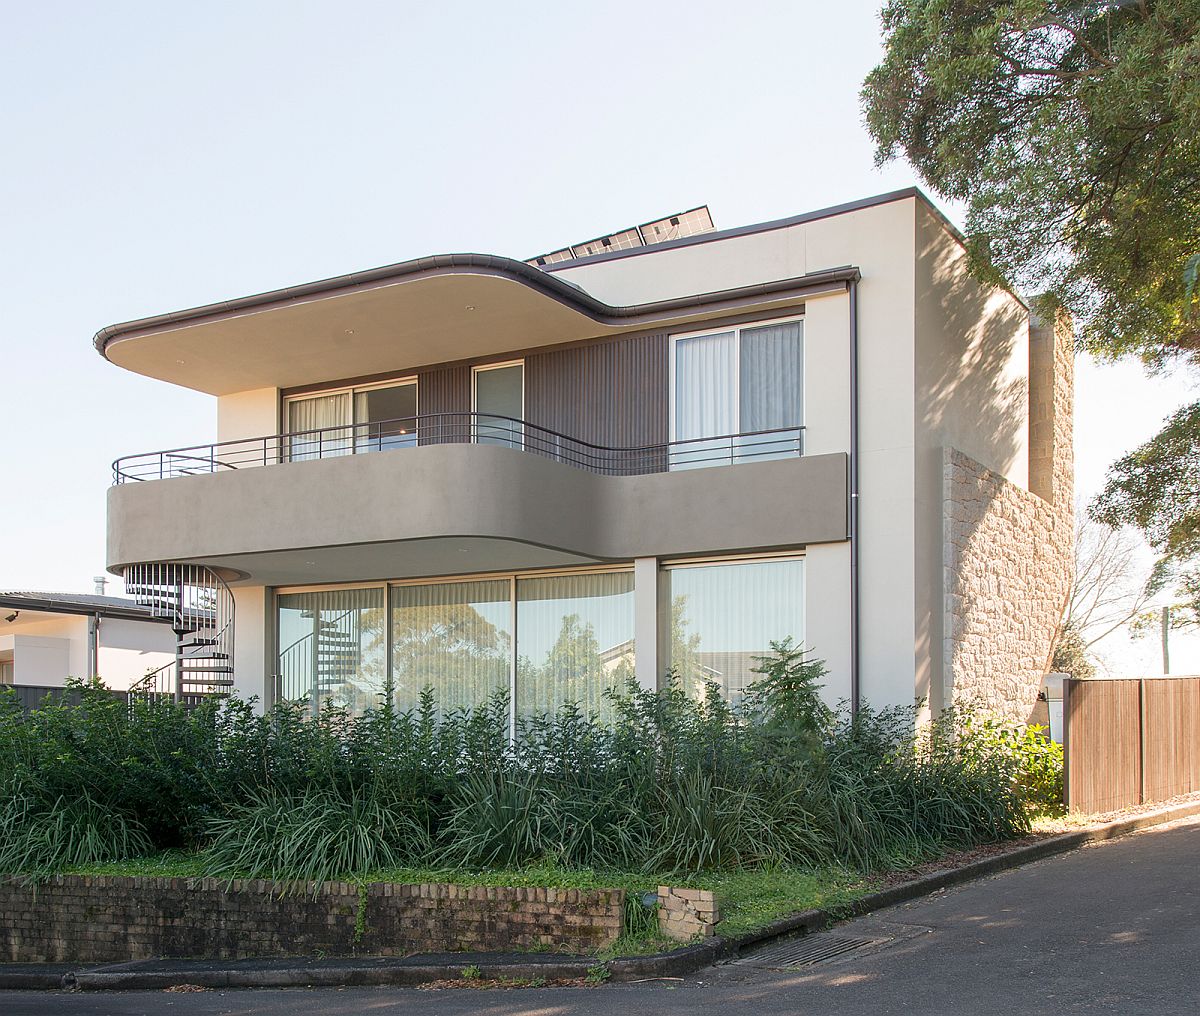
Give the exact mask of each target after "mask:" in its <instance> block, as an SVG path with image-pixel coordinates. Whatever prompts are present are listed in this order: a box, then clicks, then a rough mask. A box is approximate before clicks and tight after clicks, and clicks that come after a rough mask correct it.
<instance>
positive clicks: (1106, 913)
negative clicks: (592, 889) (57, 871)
mask: <svg viewBox="0 0 1200 1016" xmlns="http://www.w3.org/2000/svg"><path fill="white" fill-rule="evenodd" d="M828 935H832V936H835V938H832V939H831V938H828V937H826V938H824V939H820V940H818V939H817V938H816V937H814V938H812V939H809V940H807V941H805V942H803V943H793V945H802V946H804V947H805V948H809V947H812V946H814V945H821V944H825V945H826V946H829V947H830V948H831V951H832V948H833V947H839V946H843V945H845V944H846V941H845V940H848V939H853V940H858V941H865V942H870V943H871V944H869V945H866V946H863V947H861V948H859V949H858V950H856V951H852V952H849V953H846V954H845V955H843V956H841V957H839V958H837V959H835V960H833V961H829V962H825V963H821V964H818V965H816V966H812V967H808V968H807V969H800V970H795V969H794V970H787V969H771V966H779V965H781V964H782V962H783V960H782V959H778V958H776V959H774V960H773V959H771V958H770V956H769V955H764V954H760V955H759V956H750V957H747V958H746V959H744V960H742V961H740V962H737V963H731V964H726V965H723V966H719V967H714V968H711V969H710V970H707V971H704V972H702V973H701V974H698V975H696V976H694V977H691V978H687V979H685V980H680V981H657V980H656V981H648V982H644V983H635V984H614V985H604V986H602V987H596V988H542V989H515V990H507V991H498V990H471V989H451V990H441V991H430V990H418V989H413V988H345V989H318V990H309V991H305V990H297V989H290V990H281V991H238V992H233V991H231V992H217V991H206V992H197V993H194V994H178V993H165V992H130V993H114V994H102V993H97V994H66V993H62V992H48V993H33V992H27V993H26V992H4V993H0V1014H3V1016H46V1014H55V1016H58V1014H62V1013H70V1014H72V1016H76V1014H77V1016H99V1014H104V1016H109V1014H113V1016H142V1014H147V1016H164V1014H165V1016H201V1014H203V1016H210V1014H212V1016H215V1014H236V1016H249V1014H263V1016H318V1014H320V1016H342V1014H371V1016H375V1014H405V1016H407V1014H413V1016H433V1014H437V1016H454V1014H459V1013H482V1014H488V1016H516V1014H530V1016H614V1014H617V1013H619V1014H620V1016H626V1014H639V1013H645V1014H648V1016H649V1014H653V1016H676V1014H679V1016H684V1014H687V1016H693V1014H696V1013H703V1012H713V1013H720V1014H721V1016H737V1014H747V1016H799V1014H805V1013H820V1014H823V1016H824V1014H830V1016H832V1014H837V1016H857V1014H866V1013H870V1014H890V1013H921V1014H931V1016H942V1014H945V1016H975V1014H987V1016H1010V1014H1013V1016H1016V1014H1026V1013H1031V1014H1039V1013H1045V1014H1054V1016H1063V1014H1074V1013H1121V1014H1132V1016H1142V1014H1152V1016H1159V1014H1163V1016H1170V1014H1175V1013H1179V1014H1184V1013H1186V1014H1188V1016H1195V1014H1197V1013H1200V819H1191V820H1186V821H1184V822H1181V823H1177V824H1175V825H1173V826H1166V827H1161V828H1159V829H1153V830H1148V831H1146V832H1144V833H1139V834H1137V835H1135V836H1129V837H1126V838H1124V839H1120V840H1116V841H1114V842H1111V843H1106V844H1100V845H1096V846H1091V847H1086V848H1084V849H1082V850H1078V851H1075V852H1074V853H1071V854H1067V855H1063V856H1060V857H1056V858H1050V859H1048V860H1045V861H1040V862H1037V863H1035V864H1032V865H1029V866H1027V867H1025V868H1022V869H1019V870H1016V871H1012V872H1007V873H1005V874H1002V875H997V876H995V877H993V878H990V879H986V880H984V881H982V882H977V883H974V884H972V885H968V886H962V887H959V888H957V889H953V890H948V891H944V892H941V893H937V894H935V895H933V896H931V897H927V898H926V899H923V900H920V901H917V902H914V903H908V904H904V905H902V906H898V907H894V908H892V909H890V910H887V911H883V912H880V913H879V914H876V915H872V916H870V917H867V918H863V919H861V920H859V921H852V922H849V923H847V924H844V925H841V926H839V927H838V928H835V929H833V930H832V931H831V932H830V933H828Z"/></svg>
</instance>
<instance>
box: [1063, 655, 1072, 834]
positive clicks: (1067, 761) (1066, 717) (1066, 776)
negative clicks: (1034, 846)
mask: <svg viewBox="0 0 1200 1016" xmlns="http://www.w3.org/2000/svg"><path fill="white" fill-rule="evenodd" d="M1074 683H1075V679H1074V678H1072V677H1068V678H1064V679H1063V704H1062V711H1063V715H1062V740H1063V807H1064V808H1065V809H1066V810H1067V812H1068V813H1069V812H1070V811H1071V685H1072V684H1074Z"/></svg>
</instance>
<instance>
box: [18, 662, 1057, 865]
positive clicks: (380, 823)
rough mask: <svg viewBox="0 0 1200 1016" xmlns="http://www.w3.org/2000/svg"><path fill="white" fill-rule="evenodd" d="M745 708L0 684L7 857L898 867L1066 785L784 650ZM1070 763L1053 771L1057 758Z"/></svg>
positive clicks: (1014, 734) (999, 747)
mask: <svg viewBox="0 0 1200 1016" xmlns="http://www.w3.org/2000/svg"><path fill="white" fill-rule="evenodd" d="M772 649H773V653H772V655H771V656H770V657H767V658H765V659H763V660H761V661H760V664H761V666H760V673H761V675H762V679H761V680H760V681H758V682H757V683H756V684H754V685H752V686H751V687H750V688H749V689H748V690H747V692H746V694H745V697H744V700H743V702H742V703H741V704H740V705H739V706H737V707H734V706H731V705H730V704H729V703H727V702H725V701H724V700H723V699H722V698H721V697H720V695H719V694H718V693H717V691H716V689H715V688H711V687H710V688H709V689H708V692H707V694H705V695H704V696H703V697H702V698H700V699H699V700H697V699H693V698H691V697H689V696H688V695H686V694H685V693H684V692H683V691H682V690H681V688H680V686H679V685H678V683H676V682H672V683H671V684H670V686H669V687H668V688H666V689H664V690H662V691H658V692H652V691H646V690H643V689H641V688H639V687H637V686H636V685H634V684H632V683H631V684H630V685H629V686H628V687H627V688H625V689H624V691H623V692H622V693H621V694H619V695H616V696H614V698H613V701H612V714H613V717H614V718H613V719H612V721H611V722H609V723H607V724H601V723H600V722H598V721H597V720H596V719H595V718H594V717H590V716H586V715H583V714H582V713H581V712H580V711H579V709H578V708H577V707H574V706H567V707H564V708H563V709H561V710H560V711H559V712H558V713H557V714H555V715H552V716H533V717H525V718H522V719H521V720H520V721H519V722H518V724H517V730H516V736H515V737H510V729H509V718H508V703H507V701H506V699H505V698H504V697H503V696H500V697H497V698H495V699H494V700H492V701H491V702H489V703H487V704H485V705H484V706H483V707H481V708H479V709H475V710H458V711H449V712H446V713H444V714H442V713H440V712H439V709H438V706H437V703H436V702H435V701H434V698H433V693H432V692H431V691H427V692H426V693H425V695H424V696H423V697H422V699H421V702H420V705H419V706H418V708H416V709H415V710H412V711H409V712H401V711H398V710H396V709H395V708H393V707H392V706H390V705H383V706H381V707H380V708H379V709H377V710H375V711H372V712H369V713H367V714H366V715H365V716H362V717H360V718H352V717H350V716H348V715H347V714H346V713H345V712H342V711H339V710H337V709H334V708H327V709H325V710H323V711H322V712H321V713H320V714H319V715H318V716H316V717H312V716H309V715H308V714H307V713H306V712H305V711H304V710H302V709H301V708H299V707H297V706H294V705H281V706H278V707H276V708H275V709H273V710H270V711H269V712H268V713H267V714H266V715H256V714H255V713H254V710H253V708H252V706H251V705H250V704H248V703H244V702H239V701H229V702H226V703H224V704H217V703H206V704H205V705H203V706H201V707H200V708H198V709H193V710H187V709H184V708H182V707H178V706H175V705H174V704H173V703H165V704H153V705H148V704H136V705H134V706H133V707H132V709H130V708H127V707H126V706H125V705H124V703H122V702H120V701H119V700H117V699H116V698H115V697H113V696H111V695H108V694H107V693H106V692H104V691H103V690H102V689H100V688H98V687H93V686H83V687H82V688H81V695H82V702H81V704H80V705H79V706H76V707H70V706H62V705H57V704H47V705H44V706H43V707H41V708H40V709H37V710H33V711H31V712H30V713H28V714H22V713H21V711H20V709H19V707H18V706H17V705H16V703H15V700H14V699H12V697H11V696H10V697H8V698H4V697H0V834H2V835H3V843H4V844H5V845H4V846H3V848H0V867H4V868H8V869H9V870H22V871H33V870H39V871H40V870H51V869H53V868H55V867H61V866H64V865H72V864H87V863H98V862H103V861H106V860H113V859H118V858H120V857H123V856H133V855H139V854H146V853H149V852H151V851H159V850H166V849H172V848H184V849H203V850H204V851H205V853H204V854H203V855H202V856H203V857H204V859H205V860H204V863H205V865H206V870H207V871H209V872H210V873H214V874H221V875H248V876H275V877H281V878H287V879H302V880H311V881H321V880H325V879H329V878H333V877H344V876H347V875H351V874H354V873H363V872H366V871H371V870H380V869H387V868H400V867H410V868H411V867H426V868H427V867H437V866H444V867H460V868H462V867H466V868H474V869H480V868H483V869H487V868H495V867H501V866H509V867H515V866H523V865H530V864H550V865H555V866H559V867H561V868H574V869H582V868H596V869H601V868H603V869H620V870H625V871H631V870H640V871H645V872H652V871H653V872H657V873H667V872H676V873H681V874H682V873H687V872H699V871H726V872H729V871H737V870H749V869H754V870H761V869H763V868H764V867H768V866H780V865H782V866H791V867H794V868H801V867H804V866H812V865H828V864H844V865H852V866H854V867H856V868H859V869H862V870H874V869H879V868H887V867H893V866H897V865H903V864H905V863H908V862H910V861H912V860H913V859H916V858H921V857H926V856H929V855H931V854H934V853H937V852H939V851H942V850H944V849H946V848H952V847H962V846H968V845H971V844H974V843H978V842H981V841H984V840H996V839H1002V838H1006V837H1011V836H1014V835H1018V834H1020V833H1022V832H1024V831H1025V830H1026V829H1027V827H1028V817H1027V816H1028V806H1029V805H1030V804H1037V803H1040V802H1042V801H1044V800H1046V799H1048V797H1049V796H1051V795H1052V794H1053V785H1054V779H1055V769H1054V760H1053V757H1052V752H1051V750H1050V749H1048V748H1044V747H1039V746H1042V745H1043V744H1044V742H1041V741H1040V740H1039V739H1038V738H1037V737H1036V734H1035V735H1029V734H1025V733H1023V732H1020V731H1015V730H1009V729H1008V728H1004V727H1001V726H1000V725H997V724H991V723H988V722H986V721H983V720H980V719H978V718H977V717H968V716H966V715H957V714H947V715H946V716H944V717H943V718H942V719H940V720H938V721H937V722H935V723H934V724H931V725H929V726H927V727H926V728H925V729H922V730H918V727H917V724H916V717H915V713H914V711H913V710H912V709H891V710H884V711H873V710H871V709H867V708H864V709H862V710H860V711H859V712H858V714H857V715H855V716H853V717H851V716H850V715H849V714H848V712H847V711H846V710H845V709H841V710H837V711H834V710H831V709H829V708H828V707H827V706H826V705H825V704H824V702H823V701H822V700H821V698H820V681H821V679H822V677H823V675H824V668H823V667H822V666H821V664H820V663H819V662H817V661H813V660H808V659H806V658H805V656H804V654H803V653H802V652H801V651H800V650H799V649H798V648H797V647H796V646H794V645H793V644H792V643H791V641H790V640H788V641H785V642H782V643H779V644H777V645H774V646H773V647H772ZM1059 771H1061V766H1060V769H1059Z"/></svg>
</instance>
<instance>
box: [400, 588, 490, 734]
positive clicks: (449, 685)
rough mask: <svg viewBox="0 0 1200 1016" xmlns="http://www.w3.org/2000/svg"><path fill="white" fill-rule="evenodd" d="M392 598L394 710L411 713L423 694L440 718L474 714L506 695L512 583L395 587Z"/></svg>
mask: <svg viewBox="0 0 1200 1016" xmlns="http://www.w3.org/2000/svg"><path fill="white" fill-rule="evenodd" d="M390 597H391V625H392V686H393V689H394V695H395V703H396V707H397V708H399V709H414V708H416V707H417V706H418V705H419V704H420V700H421V693H422V691H424V689H425V688H431V689H433V693H434V696H435V698H436V702H437V706H438V709H439V711H441V712H446V711H449V710H454V709H472V708H475V707H478V706H481V705H483V704H485V703H486V702H487V701H488V700H489V699H491V698H492V697H493V696H495V695H496V694H497V693H498V692H507V691H508V690H509V684H510V672H511V669H512V639H513V631H512V614H513V609H512V582H511V580H510V579H484V580H482V581H478V582H438V583H430V584H428V585H412V586H392V587H391V589H390Z"/></svg>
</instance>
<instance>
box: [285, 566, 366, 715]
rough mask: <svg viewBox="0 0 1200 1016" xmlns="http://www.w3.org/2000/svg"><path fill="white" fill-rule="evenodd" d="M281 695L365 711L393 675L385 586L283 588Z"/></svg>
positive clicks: (353, 711)
mask: <svg viewBox="0 0 1200 1016" xmlns="http://www.w3.org/2000/svg"><path fill="white" fill-rule="evenodd" d="M277 607H278V643H279V657H278V666H277V673H278V675H279V677H278V679H279V688H278V694H279V697H280V698H281V699H282V700H284V701H289V702H291V701H306V702H308V703H309V704H310V705H312V706H313V708H316V709H319V708H321V707H322V706H323V705H325V703H327V702H328V703H330V704H333V705H336V706H340V707H342V708H345V709H348V710H350V711H351V712H352V713H361V712H363V711H365V710H366V709H369V708H372V707H373V706H377V705H378V704H379V702H380V696H381V695H382V694H383V692H384V689H385V685H386V681H387V658H386V653H385V645H386V642H385V639H386V632H385V629H384V615H383V590H382V589H380V588H378V587H369V588H365V589H354V588H340V589H326V590H319V591H314V592H302V593H283V594H280V595H279V597H278V600H277Z"/></svg>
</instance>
